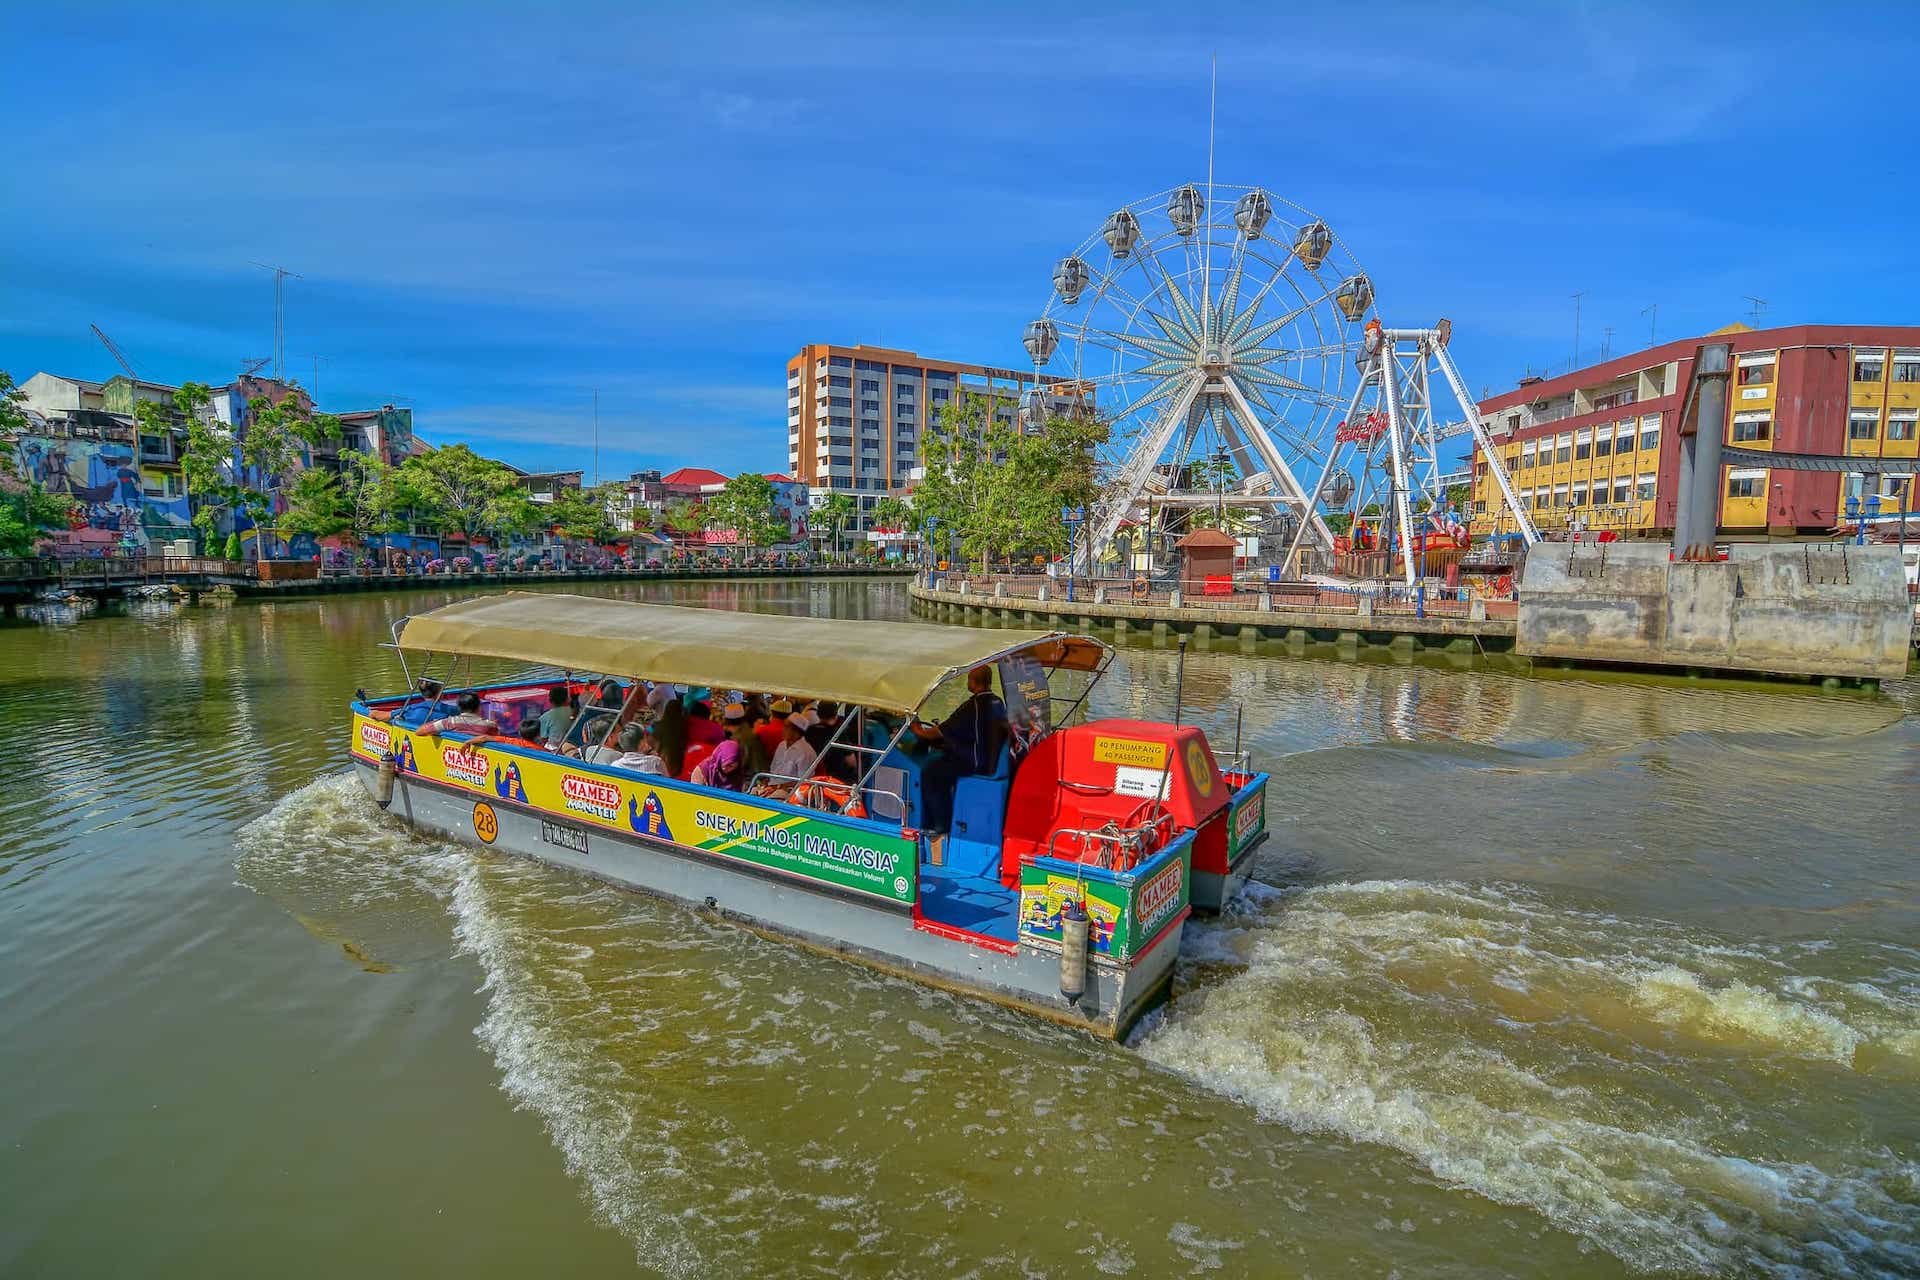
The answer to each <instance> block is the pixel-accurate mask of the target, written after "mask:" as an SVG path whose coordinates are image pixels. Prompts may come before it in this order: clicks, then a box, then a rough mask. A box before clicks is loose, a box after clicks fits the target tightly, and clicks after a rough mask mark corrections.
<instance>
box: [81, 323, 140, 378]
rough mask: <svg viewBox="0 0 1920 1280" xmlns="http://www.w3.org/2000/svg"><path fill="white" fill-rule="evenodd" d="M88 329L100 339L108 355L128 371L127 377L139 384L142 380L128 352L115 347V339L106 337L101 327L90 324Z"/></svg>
mask: <svg viewBox="0 0 1920 1280" xmlns="http://www.w3.org/2000/svg"><path fill="white" fill-rule="evenodd" d="M87 328H89V329H91V330H93V336H94V337H96V338H98V339H100V345H101V346H103V347H105V348H106V349H107V354H108V355H110V356H112V357H113V358H114V359H115V360H118V361H119V362H120V367H121V368H122V369H125V370H126V371H127V376H128V377H129V378H132V379H133V380H134V381H135V382H138V381H139V380H140V375H139V374H137V373H135V372H134V371H133V361H131V360H129V359H127V355H126V352H124V351H122V350H120V348H119V347H116V346H114V345H113V339H112V338H109V337H108V336H107V335H106V332H105V331H104V330H102V329H101V328H100V326H99V325H97V324H90V325H88V326H87Z"/></svg>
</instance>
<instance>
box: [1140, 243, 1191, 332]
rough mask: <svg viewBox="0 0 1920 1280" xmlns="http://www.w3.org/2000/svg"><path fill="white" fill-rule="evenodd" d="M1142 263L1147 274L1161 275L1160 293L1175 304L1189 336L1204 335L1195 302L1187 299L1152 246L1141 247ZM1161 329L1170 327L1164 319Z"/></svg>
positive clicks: (1184, 291)
mask: <svg viewBox="0 0 1920 1280" xmlns="http://www.w3.org/2000/svg"><path fill="white" fill-rule="evenodd" d="M1140 262H1141V264H1142V266H1143V268H1144V269H1145V270H1146V272H1147V274H1149V275H1152V274H1154V273H1156V272H1157V273H1158V274H1159V276H1160V292H1161V293H1163V294H1164V295H1165V296H1166V298H1167V300H1168V301H1169V302H1171V303H1173V309H1174V310H1175V311H1176V312H1178V313H1179V315H1180V322H1181V323H1182V324H1183V325H1185V326H1186V330H1187V336H1189V337H1197V336H1198V335H1200V334H1201V333H1203V332H1204V330H1203V329H1201V327H1200V316H1199V313H1197V312H1196V311H1194V309H1193V300H1192V299H1190V298H1188V297H1187V291H1186V290H1185V289H1184V288H1182V287H1181V284H1180V282H1179V281H1178V280H1176V279H1174V277H1173V276H1172V274H1170V273H1169V272H1168V271H1167V267H1166V264H1165V263H1163V262H1161V261H1160V257H1159V255H1158V253H1157V252H1156V251H1155V250H1154V248H1153V246H1152V245H1148V244H1143V245H1141V246H1140ZM1147 263H1152V264H1153V265H1152V266H1151V267H1146V266H1145V264H1147ZM1156 318H1158V317H1156ZM1160 327H1161V328H1162V329H1166V328H1167V327H1168V326H1167V322H1166V320H1165V319H1164V318H1161V319H1160ZM1167 336H1168V337H1174V336H1176V335H1175V334H1173V333H1171V332H1169V333H1168V335H1167Z"/></svg>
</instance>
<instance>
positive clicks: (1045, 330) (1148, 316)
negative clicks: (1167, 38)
mask: <svg viewBox="0 0 1920 1280" xmlns="http://www.w3.org/2000/svg"><path fill="white" fill-rule="evenodd" d="M1052 283H1053V291H1052V294H1051V295H1050V297H1049V298H1048V301H1047V306H1046V309H1045V311H1044V312H1043V313H1042V314H1041V317H1040V318H1039V319H1038V320H1035V321H1033V322H1032V323H1031V324H1029V325H1028V326H1027V329H1026V334H1025V338H1024V342H1025V346H1026V349H1027V353H1028V354H1029V355H1030V356H1031V357H1032V358H1033V362H1034V367H1035V371H1036V372H1037V373H1039V372H1043V371H1048V372H1051V374H1052V380H1051V381H1049V382H1047V383H1044V384H1037V385H1036V387H1035V388H1034V390H1033V391H1031V392H1029V393H1028V395H1029V397H1030V399H1029V400H1028V402H1027V405H1026V407H1025V411H1027V412H1030V413H1033V414H1043V413H1045V412H1046V411H1047V410H1048V406H1049V405H1050V404H1054V403H1057V402H1058V401H1059V400H1060V399H1061V398H1063V397H1065V398H1068V399H1070V400H1073V401H1077V402H1078V403H1080V404H1081V405H1083V406H1085V407H1086V408H1087V409H1088V410H1090V411H1091V412H1094V413H1097V414H1099V415H1100V416H1102V417H1103V418H1105V419H1106V420H1107V422H1108V423H1109V425H1110V427H1111V435H1110V437H1109V439H1108V441H1107V443H1106V445H1104V446H1103V448H1102V450H1101V455H1100V458H1099V459H1098V461H1099V471H1100V475H1099V479H1100V482H1101V493H1102V497H1101V499H1100V501H1099V502H1098V503H1097V504H1096V508H1095V510H1093V511H1090V512H1088V513H1087V537H1086V538H1085V539H1084V540H1083V541H1082V543H1081V544H1080V546H1079V548H1078V549H1077V551H1076V555H1075V560H1076V562H1077V564H1078V566H1079V567H1080V568H1082V569H1084V570H1088V571H1091V570H1092V569H1093V568H1094V566H1095V565H1097V564H1098V563H1099V562H1100V560H1101V559H1102V558H1104V557H1106V556H1107V555H1108V554H1109V549H1110V548H1112V547H1113V546H1114V544H1115V541H1116V538H1117V537H1122V536H1126V537H1127V540H1128V541H1129V543H1131V541H1132V538H1131V536H1130V535H1123V534H1122V531H1123V529H1125V528H1127V527H1128V526H1133V527H1136V528H1138V527H1144V531H1145V533H1146V535H1147V537H1148V538H1149V539H1151V537H1152V536H1153V535H1154V533H1155V532H1156V526H1157V528H1158V531H1159V532H1162V533H1165V532H1168V531H1170V530H1177V529H1179V528H1181V527H1184V526H1186V525H1187V524H1188V523H1190V522H1191V521H1193V520H1194V519H1195V518H1196V517H1197V514H1198V513H1199V512H1202V511H1211V512H1212V519H1211V520H1209V521H1208V522H1209V523H1215V524H1223V525H1228V526H1231V527H1233V528H1235V529H1237V530H1240V531H1244V532H1248V533H1252V534H1256V535H1259V536H1261V538H1262V540H1263V543H1266V545H1267V546H1268V547H1270V548H1272V551H1271V552H1269V554H1275V558H1276V559H1278V560H1279V561H1280V562H1281V563H1286V564H1289V565H1295V566H1297V565H1298V563H1299V562H1298V561H1297V560H1295V558H1294V553H1295V552H1296V551H1298V550H1299V549H1300V547H1301V546H1302V545H1303V544H1305V543H1307V542H1311V543H1312V544H1314V545H1315V546H1317V547H1318V548H1320V549H1321V550H1322V551H1325V552H1328V553H1332V552H1334V551H1335V550H1336V549H1337V548H1336V543H1335V539H1334V537H1333V534H1332V531H1331V530H1330V528H1329V527H1328V524H1327V522H1326V519H1325V515H1326V514H1331V513H1333V512H1340V511H1344V512H1348V513H1350V515H1351V517H1352V519H1353V520H1354V521H1355V522H1356V523H1364V522H1365V521H1366V520H1368V519H1371V520H1372V521H1373V527H1372V528H1371V529H1370V530H1365V531H1364V532H1365V536H1366V541H1367V542H1368V543H1369V544H1370V545H1372V544H1376V543H1377V542H1378V541H1379V540H1380V539H1381V538H1382V537H1383V536H1384V538H1385V539H1386V541H1387V543H1389V544H1394V543H1397V545H1398V546H1400V547H1401V548H1408V547H1413V546H1416V545H1424V542H1425V539H1426V538H1427V537H1428V536H1429V535H1430V534H1432V533H1434V532H1448V533H1450V534H1452V535H1453V536H1456V537H1458V536H1463V535H1464V526H1463V525H1462V524H1461V523H1460V521H1461V519H1462V514H1463V513H1458V512H1455V511H1453V510H1452V508H1451V506H1450V504H1448V503H1447V502H1446V499H1445V495H1444V493H1443V492H1442V485H1441V480H1442V475H1443V471H1444V467H1443V463H1442V458H1441V445H1442V443H1443V442H1444V441H1446V440H1447V439H1449V438H1451V437H1453V436H1457V435H1461V434H1465V433H1468V432H1471V433H1473V434H1474V435H1475V436H1476V437H1477V438H1478V439H1479V442H1480V444H1481V445H1482V457H1483V459H1486V460H1488V462H1487V465H1490V467H1491V470H1492V475H1493V477H1494V479H1495V480H1496V481H1497V482H1498V491H1499V494H1500V499H1499V500H1500V502H1501V505H1503V506H1504V507H1505V508H1506V509H1507V510H1508V511H1509V512H1510V513H1511V514H1512V516H1513V518H1514V520H1515V523H1516V526H1517V527H1518V528H1519V529H1520V530H1521V533H1522V536H1523V537H1525V538H1526V540H1527V541H1528V542H1531V541H1533V540H1534V538H1535V537H1536V536H1537V535H1536V534H1535V532H1534V530H1533V527H1532V523H1531V521H1529V520H1528V518H1527V516H1526V513H1525V511H1524V509H1522V507H1521V506H1520V505H1519V504H1518V503H1517V501H1516V500H1515V496H1514V493H1513V489H1512V486H1511V485H1510V483H1509V482H1508V479H1507V476H1506V474H1505V471H1504V469H1503V468H1502V467H1501V465H1500V462H1499V458H1498V454H1497V452H1496V451H1495V450H1493V448H1492V447H1491V445H1490V443H1489V442H1488V441H1487V440H1486V438H1485V433H1484V431H1483V430H1482V428H1481V425H1480V422H1479V414H1478V410H1477V407H1476V406H1475V405H1474V404H1473V402H1472V401H1471V399H1470V398H1469V397H1468V395H1467V392H1466V387H1465V384H1464V382H1463V381H1462V379H1461V378H1460V374H1459V371H1458V370H1457V369H1456V368H1455V367H1454V364H1453V361H1452V357H1451V356H1450V355H1449V353H1448V351H1447V343H1448V340H1449V337H1450V335H1451V326H1450V325H1449V324H1448V323H1447V322H1446V321H1444V320H1443V321H1441V322H1440V323H1439V325H1438V326H1436V327H1434V328H1430V329H1387V328H1384V327H1383V326H1382V324H1381V322H1380V319H1379V316H1378V315H1377V313H1376V311H1375V306H1374V288H1373V281H1372V280H1371V279H1370V278H1369V277H1368V275H1367V274H1366V273H1365V272H1364V271H1362V270H1361V269H1360V266H1359V264H1358V263H1357V262H1355V261H1354V259H1353V257H1352V255H1351V254H1350V253H1348V251H1347V248H1346V246H1345V244H1343V243H1342V242H1341V240H1340V238H1339V237H1338V236H1337V235H1335V234H1334V232H1333V231H1332V229H1331V228H1329V227H1328V225H1327V223H1326V222H1325V220H1323V219H1321V218H1319V217H1317V216H1315V215H1314V214H1312V213H1310V212H1308V211H1307V210H1305V209H1303V208H1301V207H1300V206H1298V205H1296V204H1293V203H1292V202H1291V201H1287V200H1283V199H1280V198H1279V197H1276V196H1274V195H1273V194H1272V193H1270V192H1268V191H1266V190H1265V189H1263V188H1260V187H1239V186H1226V185H1215V184H1208V185H1207V186H1206V187H1204V188H1203V187H1201V186H1199V185H1196V184H1193V183H1188V184H1186V185H1184V186H1180V187H1176V188H1174V189H1172V190H1170V191H1164V192H1161V193H1160V194H1158V195H1154V196H1149V197H1147V198H1146V199H1144V200H1136V201H1135V202H1133V203H1132V204H1129V205H1125V206H1123V207H1121V208H1119V209H1116V210H1114V212H1113V213H1112V214H1110V215H1108V217H1107V219H1106V222H1105V224H1104V225H1102V226H1101V228H1100V230H1099V231H1097V232H1096V233H1094V234H1093V235H1091V236H1089V237H1087V239H1086V240H1085V241H1083V242H1082V243H1081V244H1080V245H1079V247H1078V248H1076V249H1075V250H1074V251H1073V252H1072V253H1071V254H1069V255H1068V256H1066V257H1064V258H1062V259H1060V260H1059V261H1058V262H1057V263H1055V264H1054V269H1053V282H1052ZM1056 357H1057V358H1058V359H1057V362H1056ZM1436 384H1438V385H1439V386H1443V387H1444V388H1445V389H1446V390H1448V391H1451V392H1452V399H1453V401H1454V403H1455V405H1456V406H1457V408H1458V410H1459V415H1460V416H1459V417H1457V418H1451V417H1442V415H1441V413H1440V411H1439V404H1440V398H1439V397H1438V396H1437V395H1436V394H1435V393H1434V387H1435V386H1436ZM1229 512H1230V513H1231V514H1230V515H1229ZM1150 545H1151V543H1150V542H1149V546H1150ZM1282 548H1284V550H1282ZM1276 553H1277V554H1276ZM1400 563H1401V565H1402V570H1403V572H1404V574H1405V576H1406V578H1407V580H1408V582H1409V583H1410V582H1411V581H1412V580H1413V577H1414V558H1413V556H1411V555H1409V554H1406V553H1405V552H1404V551H1403V552H1402V554H1401V555H1400Z"/></svg>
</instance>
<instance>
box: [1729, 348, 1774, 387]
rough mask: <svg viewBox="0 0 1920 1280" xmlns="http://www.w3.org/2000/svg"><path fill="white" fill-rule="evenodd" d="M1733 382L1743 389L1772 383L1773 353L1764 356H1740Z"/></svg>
mask: <svg viewBox="0 0 1920 1280" xmlns="http://www.w3.org/2000/svg"><path fill="white" fill-rule="evenodd" d="M1735 380H1736V381H1737V382H1738V383H1739V384H1740V385H1741V386H1743V387H1763V386H1766V385H1768V384H1770V383H1771V382H1772V381H1773V352H1771V351H1769V352H1767V353H1766V354H1765V355H1758V356H1741V357H1740V367H1739V371H1738V372H1737V373H1736V375H1735Z"/></svg>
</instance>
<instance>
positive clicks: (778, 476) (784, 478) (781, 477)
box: [767, 471, 793, 484]
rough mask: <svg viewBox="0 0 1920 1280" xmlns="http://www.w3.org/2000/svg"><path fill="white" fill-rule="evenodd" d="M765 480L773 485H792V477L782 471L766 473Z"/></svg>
mask: <svg viewBox="0 0 1920 1280" xmlns="http://www.w3.org/2000/svg"><path fill="white" fill-rule="evenodd" d="M767 479H769V480H771V481H773V482H774V483H775V484H792V483H793V477H792V476H790V475H787V474H786V473H785V472H783V471H769V472H767Z"/></svg>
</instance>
